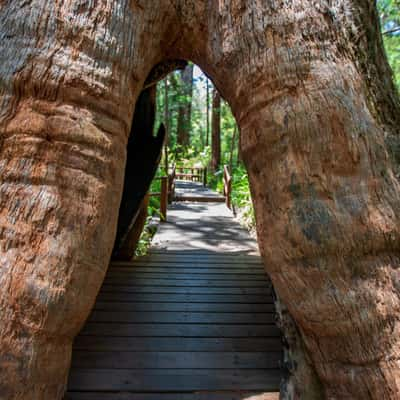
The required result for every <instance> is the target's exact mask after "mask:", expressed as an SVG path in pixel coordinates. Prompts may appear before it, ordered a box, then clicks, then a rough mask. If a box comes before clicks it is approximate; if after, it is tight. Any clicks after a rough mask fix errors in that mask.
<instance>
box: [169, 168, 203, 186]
mask: <svg viewBox="0 0 400 400" xmlns="http://www.w3.org/2000/svg"><path fill="white" fill-rule="evenodd" d="M175 169H176V178H177V179H182V180H186V181H192V182H202V183H203V185H204V186H206V184H207V168H205V167H193V166H191V165H180V166H175Z"/></svg>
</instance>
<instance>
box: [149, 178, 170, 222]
mask: <svg viewBox="0 0 400 400" xmlns="http://www.w3.org/2000/svg"><path fill="white" fill-rule="evenodd" d="M154 179H157V180H161V191H160V192H150V193H149V196H151V197H159V198H160V221H161V222H166V221H167V207H168V196H169V188H168V186H169V176H158V177H155V178H154Z"/></svg>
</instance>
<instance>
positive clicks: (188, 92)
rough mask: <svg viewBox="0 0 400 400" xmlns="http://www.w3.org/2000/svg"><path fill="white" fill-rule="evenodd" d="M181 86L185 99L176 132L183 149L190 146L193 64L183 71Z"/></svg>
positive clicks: (177, 140)
mask: <svg viewBox="0 0 400 400" xmlns="http://www.w3.org/2000/svg"><path fill="white" fill-rule="evenodd" d="M181 85H182V89H181V91H182V95H183V99H182V101H180V103H179V108H178V126H177V131H176V142H177V144H178V145H179V146H181V147H182V148H185V147H187V146H189V144H190V120H191V114H192V93H193V64H189V65H188V66H187V67H186V68H185V69H184V70H183V71H181Z"/></svg>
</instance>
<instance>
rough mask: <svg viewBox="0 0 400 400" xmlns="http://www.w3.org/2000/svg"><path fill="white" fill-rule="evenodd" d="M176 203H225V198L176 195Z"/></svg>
mask: <svg viewBox="0 0 400 400" xmlns="http://www.w3.org/2000/svg"><path fill="white" fill-rule="evenodd" d="M174 200H175V201H193V202H201V203H224V202H225V197H222V196H199V195H197V196H196V195H195V196H191V195H189V194H182V195H177V194H176V195H175V197H174Z"/></svg>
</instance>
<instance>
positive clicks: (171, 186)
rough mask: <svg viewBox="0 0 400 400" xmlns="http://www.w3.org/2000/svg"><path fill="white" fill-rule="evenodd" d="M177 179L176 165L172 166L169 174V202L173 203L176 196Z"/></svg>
mask: <svg viewBox="0 0 400 400" xmlns="http://www.w3.org/2000/svg"><path fill="white" fill-rule="evenodd" d="M175 179H176V165H175V164H174V165H173V167H172V171H171V172H170V173H169V174H168V203H169V204H171V203H172V201H173V199H174V197H175Z"/></svg>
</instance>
